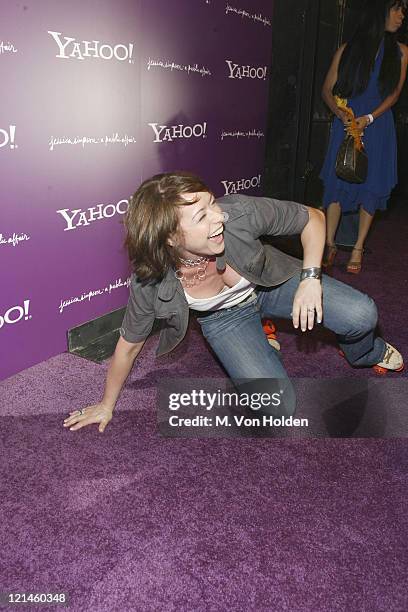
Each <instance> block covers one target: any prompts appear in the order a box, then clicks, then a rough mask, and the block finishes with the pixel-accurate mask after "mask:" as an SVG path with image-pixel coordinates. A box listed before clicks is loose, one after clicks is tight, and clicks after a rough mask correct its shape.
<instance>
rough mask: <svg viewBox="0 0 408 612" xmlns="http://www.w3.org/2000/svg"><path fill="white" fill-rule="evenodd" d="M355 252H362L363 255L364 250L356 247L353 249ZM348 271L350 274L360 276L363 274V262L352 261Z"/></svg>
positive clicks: (348, 265)
mask: <svg viewBox="0 0 408 612" xmlns="http://www.w3.org/2000/svg"><path fill="white" fill-rule="evenodd" d="M353 251H361V253H364V249H357V248H356V247H353ZM353 251H352V252H353ZM346 270H347V272H349V273H350V274H359V273H360V272H361V261H351V259H350V261H349V262H348V264H347V268H346Z"/></svg>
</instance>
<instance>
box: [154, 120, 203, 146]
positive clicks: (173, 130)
mask: <svg viewBox="0 0 408 612" xmlns="http://www.w3.org/2000/svg"><path fill="white" fill-rule="evenodd" d="M149 125H150V127H151V128H152V130H153V132H154V136H155V138H154V140H153V142H164V141H167V142H171V141H172V140H175V139H176V138H193V137H194V138H207V122H206V121H204V123H196V124H195V125H193V126H191V125H182V124H180V125H172V126H170V127H169V126H168V125H159V124H158V123H149Z"/></svg>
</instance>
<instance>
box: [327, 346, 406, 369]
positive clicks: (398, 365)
mask: <svg viewBox="0 0 408 612" xmlns="http://www.w3.org/2000/svg"><path fill="white" fill-rule="evenodd" d="M385 344H386V345H387V350H386V352H385V355H384V357H383V360H382V361H380V362H379V363H376V364H375V365H373V366H371V367H372V368H373V370H374V372H375V373H376V374H379V375H380V376H385V374H387V373H388V372H402V370H403V369H404V368H405V365H404V360H403V358H402V355H401V353H400V352H399V351H397V349H396V348H395V347H394V346H392V345H391V344H389V342H386V343H385ZM339 354H340V355H341V356H342V357H344V356H345V355H344V353H343V351H341V350H339Z"/></svg>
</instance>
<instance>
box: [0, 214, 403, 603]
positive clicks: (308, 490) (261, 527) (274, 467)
mask: <svg viewBox="0 0 408 612" xmlns="http://www.w3.org/2000/svg"><path fill="white" fill-rule="evenodd" d="M406 228H407V214H406V212H405V210H404V208H402V207H400V208H396V209H393V210H391V211H390V212H389V213H387V215H384V216H383V217H382V218H381V219H380V220H379V221H378V222H377V224H376V227H375V228H374V231H373V233H372V236H371V238H370V241H369V244H368V246H369V247H370V249H372V254H368V255H367V256H366V257H365V259H364V272H363V274H362V275H361V276H359V277H354V276H351V275H346V274H345V273H343V272H342V271H341V268H340V267H339V268H337V267H336V268H335V269H334V272H333V274H334V275H335V276H336V277H337V278H339V279H341V280H347V282H350V283H351V284H353V285H354V286H355V287H357V288H359V289H362V290H364V291H366V292H367V293H369V294H370V295H371V296H372V297H374V298H375V300H376V302H377V305H378V307H379V312H380V321H381V331H382V334H383V335H384V337H385V338H386V339H387V340H389V341H390V342H391V343H393V344H395V345H396V346H397V347H398V348H399V349H400V350H401V351H402V352H406V348H407V344H408V343H407V334H408V332H407V328H406V326H405V324H404V321H405V319H406V317H405V309H406V303H407V297H408V295H407V294H408V287H407V274H406V270H407V268H408V265H407V264H408V261H407V254H406V250H405V244H404V238H405V237H406V235H407V231H406ZM343 259H344V262H345V261H346V260H347V256H346V255H344V257H343V256H342V255H340V257H339V266H340V265H341V263H342V260H343ZM401 270H402V271H403V272H402V273H401ZM279 340H280V341H281V344H282V352H283V355H284V362H285V365H286V367H287V370H288V372H289V374H291V375H293V376H296V377H319V376H320V377H349V376H350V377H355V376H360V377H361V376H364V377H369V376H373V375H374V374H373V372H372V370H357V371H356V370H353V369H352V368H350V367H349V366H348V365H347V363H346V362H345V361H344V360H342V359H341V358H340V357H339V356H338V354H337V351H336V347H335V344H334V342H333V338H332V336H331V335H330V334H328V333H326V332H324V330H322V331H319V332H315V333H313V334H310V335H303V336H302V334H301V332H295V331H292V330H291V329H290V327H289V326H288V325H286V326H282V325H281V323H279ZM156 345H157V338H156V337H153V338H151V339H149V341H148V342H147V344H146V346H145V348H144V350H143V354H142V355H141V357H140V358H139V360H138V362H137V364H136V365H135V367H134V369H133V371H132V373H131V375H130V376H129V379H128V381H127V383H126V386H125V387H124V390H123V393H122V395H121V398H120V401H119V403H118V406H117V408H116V411H115V415H114V418H113V420H112V421H111V423H110V424H109V425H108V427H107V429H106V431H105V433H104V434H103V435H101V434H99V433H98V431H97V427H96V426H90V427H87V428H84V429H83V430H81V431H77V432H70V431H67V430H66V429H64V428H63V419H64V418H65V416H67V415H68V412H69V411H72V410H75V409H77V408H80V407H83V406H85V405H87V404H90V403H94V402H95V401H97V400H98V399H99V398H100V397H101V393H102V390H103V384H104V380H105V375H106V370H107V367H108V364H107V363H104V364H103V365H97V364H94V363H91V362H87V361H85V360H83V359H81V358H79V357H76V356H74V355H70V354H67V353H64V354H62V355H59V356H57V357H54V358H52V359H49V360H48V361H46V362H43V363H41V364H39V365H37V366H34V367H32V368H30V369H28V370H25V371H24V372H21V373H20V374H18V375H16V376H14V377H11V378H9V379H7V380H6V381H3V382H2V383H1V384H0V406H1V431H0V439H1V443H2V454H1V457H2V464H1V465H2V479H1V483H2V490H1V499H2V511H3V512H2V521H1V527H0V528H1V532H2V533H1V543H2V546H1V556H2V563H1V568H2V569H1V580H0V592H2V593H3V594H4V593H7V592H14V593H22V592H25V593H62V592H64V593H66V594H67V598H68V609H70V610H77V611H84V610H89V611H93V612H94V611H95V612H99V611H101V612H102V611H112V610H115V611H116V610H118V611H119V610H121V611H122V610H126V611H127V610H129V611H134V610H137V611H139V610H140V611H153V610H154V611H156V610H157V611H165V612H167V611H169V612H170V611H174V612H176V611H177V612H179V611H183V612H184V611H188V612H190V611H214V612H215V611H225V610H228V611H240V612H242V611H257V610H265V611H266V610H271V611H276V612H337V611H339V612H340V611H341V612H380V611H381V612H394V611H395V612H397V611H398V612H403V611H405V610H408V594H407V578H408V552H407V551H408V547H407V544H408V541H407V540H408V538H407V519H406V514H407V500H408V494H407V490H408V488H407V485H408V482H407V481H408V478H407V464H408V445H407V442H406V440H405V439H388V440H381V439H354V440H351V439H315V440H314V439H308V440H294V439H290V440H288V439H280V440H279V439H272V440H271V439H254V438H250V439H239V438H238V439H237V438H234V439H228V438H225V439H169V438H163V437H161V436H160V435H159V434H158V433H157V425H156V414H155V402H156V389H157V384H158V382H159V381H160V380H161V379H163V378H165V377H170V376H174V377H183V376H184V377H194V376H196V377H217V376H218V377H223V376H224V373H223V370H222V368H221V367H220V366H219V365H218V364H217V363H216V362H215V360H214V357H213V356H212V354H211V353H210V352H209V350H208V349H207V347H206V344H205V342H204V340H203V339H202V338H201V336H200V334H199V332H198V330H197V327H196V325H195V324H192V325H191V326H190V329H189V332H188V337H187V339H186V341H185V343H183V344H182V345H181V346H180V347H179V348H178V349H177V350H176V351H175V352H174V353H173V354H170V355H169V356H168V357H165V358H162V359H155V357H154V350H155V348H156ZM390 376H391V377H392V376H397V377H401V376H406V373H403V374H402V375H401V374H396V375H392V374H391V375H388V376H387V380H390V379H389V377H390ZM3 597H4V595H3ZM3 608H4V609H10V610H13V609H16V606H11V605H8V606H7V605H4V606H3ZM23 609H55V610H57V609H60V608H59V606H57V605H56V604H53V605H52V606H50V607H47V606H41V608H40V607H39V606H35V605H27V604H26V605H25V606H23Z"/></svg>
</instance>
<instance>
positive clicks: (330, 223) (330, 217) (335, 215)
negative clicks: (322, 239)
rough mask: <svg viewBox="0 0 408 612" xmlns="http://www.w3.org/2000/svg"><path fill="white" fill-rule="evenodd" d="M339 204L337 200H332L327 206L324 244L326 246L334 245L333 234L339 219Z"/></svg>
mask: <svg viewBox="0 0 408 612" xmlns="http://www.w3.org/2000/svg"><path fill="white" fill-rule="evenodd" d="M340 216H341V206H340V203H339V202H332V203H331V204H330V206H329V207H328V208H327V213H326V244H327V245H328V246H333V245H334V236H335V234H336V230H337V226H338V224H339V221H340Z"/></svg>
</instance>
